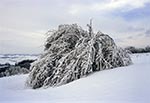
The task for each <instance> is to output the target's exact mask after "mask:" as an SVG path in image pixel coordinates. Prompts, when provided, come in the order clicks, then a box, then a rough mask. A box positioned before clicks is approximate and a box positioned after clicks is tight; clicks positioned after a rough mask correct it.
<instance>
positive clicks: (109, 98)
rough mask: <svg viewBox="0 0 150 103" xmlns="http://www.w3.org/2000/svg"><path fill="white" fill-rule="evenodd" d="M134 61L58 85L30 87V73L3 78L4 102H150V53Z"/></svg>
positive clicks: (0, 84) (0, 85)
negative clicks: (28, 86)
mask: <svg viewBox="0 0 150 103" xmlns="http://www.w3.org/2000/svg"><path fill="white" fill-rule="evenodd" d="M132 60H133V65H130V66H126V67H119V68H115V69H109V70H104V71H99V72H96V73H93V74H91V75H89V76H87V77H85V78H81V79H79V80H75V81H73V82H71V83H69V84H66V85H63V86H60V87H55V88H52V87H50V88H47V89H44V88H40V89H36V90H34V89H30V88H27V87H26V86H25V81H26V79H27V76H28V75H16V76H10V77H4V78H0V103H150V53H147V54H133V55H132Z"/></svg>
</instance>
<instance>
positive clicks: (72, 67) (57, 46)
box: [27, 24, 132, 89]
mask: <svg viewBox="0 0 150 103" xmlns="http://www.w3.org/2000/svg"><path fill="white" fill-rule="evenodd" d="M48 33H51V32H48ZM131 63H132V61H131V58H130V56H129V54H128V52H127V51H125V50H123V49H121V48H118V47H117V46H116V44H115V42H114V41H113V39H112V38H111V37H110V36H108V35H106V34H103V33H101V32H98V33H93V32H92V27H91V25H90V26H89V31H85V30H83V29H82V28H81V27H79V26H78V25H77V24H71V25H60V26H59V27H58V30H56V31H55V32H52V33H51V35H50V36H49V37H48V39H47V41H46V44H45V53H44V54H43V55H42V56H41V57H40V58H39V59H38V60H37V61H36V62H35V63H33V65H32V66H31V68H30V69H31V72H30V75H29V77H28V79H27V85H28V86H30V87H32V88H34V89H35V88H40V87H43V86H44V87H49V86H51V87H54V86H60V85H63V84H66V83H69V82H71V81H74V80H76V79H79V78H81V77H83V76H87V75H88V74H90V73H93V72H95V71H101V70H105V69H112V68H115V67H121V66H127V65H129V64H131Z"/></svg>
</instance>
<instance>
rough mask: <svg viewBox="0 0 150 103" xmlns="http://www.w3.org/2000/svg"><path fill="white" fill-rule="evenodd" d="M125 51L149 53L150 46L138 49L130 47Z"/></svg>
mask: <svg viewBox="0 0 150 103" xmlns="http://www.w3.org/2000/svg"><path fill="white" fill-rule="evenodd" d="M125 49H126V50H129V51H131V53H148V52H150V46H146V47H144V48H136V47H133V46H130V47H127V48H125Z"/></svg>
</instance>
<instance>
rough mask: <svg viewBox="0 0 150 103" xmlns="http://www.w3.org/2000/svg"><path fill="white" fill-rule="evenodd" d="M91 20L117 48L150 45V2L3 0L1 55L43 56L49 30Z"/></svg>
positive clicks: (0, 17) (0, 27) (0, 32)
mask: <svg viewBox="0 0 150 103" xmlns="http://www.w3.org/2000/svg"><path fill="white" fill-rule="evenodd" d="M90 18H93V27H94V31H95V32H96V31H98V30H100V31H101V32H103V33H106V34H109V35H110V36H111V37H112V38H113V39H114V40H115V41H116V43H117V45H118V46H121V47H126V46H136V47H144V46H147V45H150V0H0V53H41V52H42V51H43V44H44V40H45V39H46V36H45V33H46V32H47V31H48V30H50V29H55V28H57V27H58V25H59V24H66V23H69V24H71V23H78V24H79V25H80V26H82V27H83V28H84V29H86V24H87V23H88V22H89V19H90Z"/></svg>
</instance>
